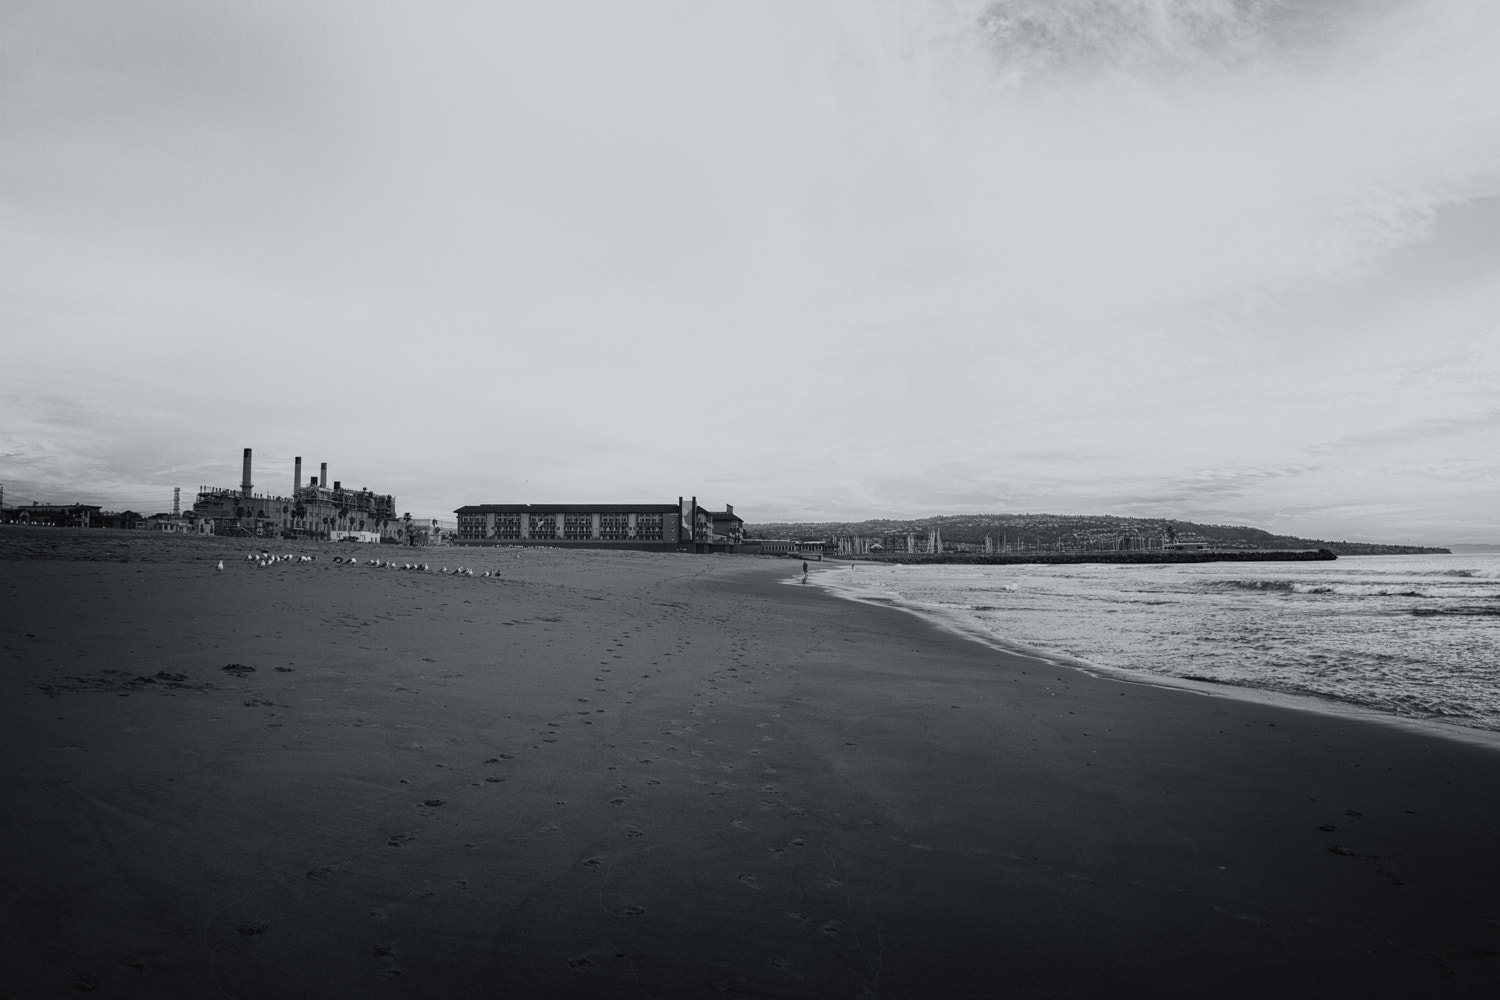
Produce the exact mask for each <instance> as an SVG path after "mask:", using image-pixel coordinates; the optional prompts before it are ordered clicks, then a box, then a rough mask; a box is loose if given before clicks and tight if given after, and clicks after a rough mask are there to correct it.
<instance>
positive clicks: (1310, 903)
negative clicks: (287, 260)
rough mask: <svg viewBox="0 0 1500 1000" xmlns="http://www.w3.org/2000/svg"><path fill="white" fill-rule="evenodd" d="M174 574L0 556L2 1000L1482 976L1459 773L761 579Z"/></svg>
mask: <svg viewBox="0 0 1500 1000" xmlns="http://www.w3.org/2000/svg"><path fill="white" fill-rule="evenodd" d="M304 551H306V548H305V547H304ZM434 551H435V550H428V552H427V555H426V558H427V560H428V561H432V560H433V559H434V558H437V559H438V560H441V559H442V558H443V556H446V555H447V553H443V555H442V556H436V557H434V555H433V552H434ZM183 552H184V550H176V551H174V550H171V549H161V548H158V549H154V550H153V551H152V552H151V553H149V558H138V559H134V560H133V561H129V562H112V561H87V560H84V561H80V560H65V559H38V560H17V559H9V560H6V559H0V594H5V595H8V596H7V600H8V601H9V606H10V607H11V609H12V610H13V611H14V612H15V613H16V615H17V616H18V617H17V618H13V619H12V621H14V622H16V624H10V623H7V625H6V627H5V628H4V629H3V630H0V647H3V649H0V653H3V654H4V656H5V657H6V659H7V660H8V662H9V666H8V667H7V668H6V669H5V671H4V674H3V678H0V683H3V684H4V690H3V691H0V694H3V695H4V698H3V701H0V750H3V752H4V753H5V755H6V759H7V760H8V761H9V762H11V765H12V766H11V768H9V769H8V772H7V777H6V779H5V787H4V797H3V806H4V812H3V815H4V816H5V817H6V823H7V836H8V841H9V842H10V843H11V844H12V845H13V850H15V851H16V852H17V856H19V857H21V858H24V859H25V860H26V862H27V863H26V864H22V865H17V866H16V867H15V869H14V870H13V873H12V875H11V878H10V884H9V885H8V887H7V891H6V893H5V894H4V896H3V898H0V943H3V945H4V948H3V949H0V951H3V953H4V954H6V955H8V956H12V957H11V958H8V959H6V960H5V965H6V967H5V968H4V969H3V970H0V971H3V974H4V975H5V979H6V981H7V983H8V984H11V986H12V988H13V989H16V990H17V991H18V993H24V994H25V995H28V996H62V995H73V993H74V992H75V991H76V990H78V989H94V988H97V989H100V990H105V991H107V992H110V993H111V994H112V995H118V996H127V997H136V996H139V997H147V996H163V995H178V996H181V995H224V996H229V997H252V996H255V997H261V996H269V997H276V996H294V995H315V994H316V995H356V994H358V995H364V994H366V993H378V994H380V995H386V994H389V995H393V996H411V997H419V996H433V995H448V996H457V997H470V996H474V997H480V996H483V997H495V996H502V997H508V996H528V995H531V996H534V995H548V996H563V997H568V996H579V997H583V996H588V997H600V996H603V997H614V996H619V997H627V996H628V997H640V996H659V997H676V996H700V995H713V994H715V993H718V992H732V993H738V994H740V995H749V996H767V997H771V996H776V997H809V998H812V997H827V996H859V995H864V996H878V997H885V998H901V997H911V998H920V997H926V996H934V995H945V996H946V995H952V996H970V995H972V996H993V995H1006V994H1007V993H1010V994H1015V995H1025V996H1074V995H1111V996H1123V997H1137V996H1138V997H1157V996H1163V995H1203V994H1205V993H1213V994H1214V995H1219V996H1228V997H1247V998H1248V997H1260V996H1267V995H1280V996H1293V997H1303V996H1306V997H1313V996H1318V997H1326V996H1334V997H1343V996H1349V997H1352V996H1380V995H1388V996H1389V995H1431V996H1485V995H1488V991H1489V989H1490V988H1491V987H1492V986H1493V984H1494V982H1495V981H1496V978H1495V977H1496V976H1497V975H1500V964H1497V963H1500V912H1495V907H1494V905H1493V887H1494V886H1495V885H1497V884H1500V859H1497V858H1496V857H1495V856H1494V852H1493V850H1492V845H1493V843H1494V840H1495V837H1496V836H1500V804H1497V803H1495V802H1494V796H1493V795H1492V789H1493V788H1494V785H1495V781H1496V780H1497V778H1500V761H1497V759H1496V758H1495V756H1494V754H1493V753H1492V752H1489V751H1487V750H1483V749H1481V748H1476V747H1471V746H1467V745H1465V744H1463V743H1460V742H1455V741H1451V740H1438V739H1427V738H1425V737H1424V736H1423V735H1420V734H1415V733H1409V732H1403V731H1399V730H1396V729H1394V728H1392V727H1389V726H1386V725H1383V724H1380V723H1377V722H1371V721H1365V720H1361V719H1345V718H1339V717H1333V716H1326V715H1319V714H1314V713H1307V712H1300V711H1295V710H1291V709H1287V708H1283V707H1278V706H1272V705H1260V704H1255V703H1251V702H1244V701H1239V700H1236V699H1230V698H1202V697H1190V695H1189V693H1188V692H1183V691H1175V690H1171V689H1166V688H1158V687H1148V686H1144V685H1140V684H1134V683H1126V682H1123V681H1119V680H1115V679H1111V678H1106V677H1098V676H1092V675H1088V674H1083V673H1078V672H1075V671H1072V670H1064V669H1062V668H1060V667H1056V666H1051V665H1048V664H1046V663H1045V662H1044V661H1036V660H1031V659H1027V658H1024V657H1021V656H1019V655H1015V654H1012V653H1008V652H1005V651H1002V650H997V649H995V648H993V647H989V646H985V645H982V644H980V643H977V642H975V641H973V640H972V639H971V638H968V637H964V636H960V635H958V634H955V633H952V632H947V631H944V630H942V629H939V628H938V627H936V626H935V625H934V624H932V623H929V622H927V621H925V620H923V619H920V618H917V617H915V616H913V615H910V614H905V615H896V614H892V613H890V610H889V609H888V608H881V607H876V606H870V605H864V604H860V603H858V602H852V601H849V600H846V599H844V598H841V597H837V596H834V595H833V594H830V593H827V592H825V590H824V589H823V588H821V587H804V588H800V589H799V588H793V589H791V590H788V589H787V588H786V586H785V585H784V581H786V579H787V577H788V576H793V577H795V576H796V574H788V573H787V570H788V569H789V568H790V567H789V566H788V565H787V564H786V562H785V561H784V560H782V561H770V560H766V561H761V560H741V559H739V558H738V557H719V556H698V555H658V554H639V555H632V554H617V553H604V554H588V553H573V552H558V551H556V550H553V551H551V552H542V551H540V550H528V551H527V552H526V553H525V554H524V555H521V556H516V555H515V554H513V553H502V554H497V558H496V559H494V560H493V563H494V565H497V566H500V569H501V576H499V577H497V578H489V579H478V578H475V579H462V578H455V577H439V576H436V575H419V574H405V573H402V572H401V571H377V570H373V569H366V568H364V567H358V566H356V567H350V568H347V569H345V568H343V567H342V566H340V567H338V568H335V567H334V566H333V565H331V564H328V563H326V562H323V561H321V557H320V562H319V563H318V564H315V565H316V568H309V567H306V566H298V565H295V564H294V565H290V566H283V567H272V568H269V569H264V570H262V569H257V568H255V567H254V566H253V565H247V566H235V567H233V568H231V567H230V566H229V562H228V556H227V555H226V556H225V559H226V570H225V572H223V573H216V572H214V571H213V570H212V569H211V564H207V565H205V559H204V557H203V556H202V555H198V554H193V555H191V556H190V557H183ZM102 554H103V555H108V553H102ZM473 555H474V554H473V553H469V552H467V551H466V552H464V553H463V556H464V558H465V561H468V560H469V559H470V558H472V557H473ZM507 560H508V562H507ZM502 563H506V565H503V566H502V565H500V564H502ZM474 565H475V568H476V569H477V570H478V569H486V568H489V567H490V565H491V563H490V562H487V561H479V560H477V559H476V560H475V563H474ZM226 667H239V668H254V669H253V670H252V669H236V670H226V669H225V668H226ZM147 678H150V679H149V680H147ZM43 685H51V687H52V690H51V691H50V692H48V691H46V690H44V688H43Z"/></svg>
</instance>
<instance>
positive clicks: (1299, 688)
mask: <svg viewBox="0 0 1500 1000" xmlns="http://www.w3.org/2000/svg"><path fill="white" fill-rule="evenodd" d="M825 565H827V564H825ZM814 579H815V581H816V582H817V583H819V584H821V585H823V586H826V587H828V588H830V589H831V590H833V591H834V592H836V593H838V594H840V595H841V596H844V597H848V598H852V599H855V600H863V601H876V602H882V603H892V604H896V605H898V606H900V607H903V608H905V609H907V610H909V611H913V612H915V613H917V614H920V615H923V616H925V617H928V618H931V619H934V620H936V621H937V622H939V623H940V624H944V625H947V626H950V627H954V628H958V629H960V630H962V631H964V632H967V633H970V634H977V635H979V636H981V637H983V638H985V639H986V640H987V641H990V642H992V643H994V644H996V645H999V646H1001V647H1004V648H1008V649H1013V650H1016V651H1019V652H1024V653H1030V654H1034V655H1041V656H1043V657H1046V658H1049V659H1054V660H1058V661H1063V662H1070V663H1073V664H1075V665H1078V666H1083V667H1085V668H1091V669H1095V670H1098V671H1101V672H1119V671H1124V672H1128V673H1131V674H1136V675H1146V677H1147V678H1152V677H1154V678H1176V679H1179V680H1185V681H1188V682H1200V683H1206V684H1210V685H1213V686H1214V689H1215V690H1220V691H1227V692H1231V691H1233V689H1237V688H1238V689H1253V690H1259V691H1269V692H1277V693H1280V694H1284V695H1294V696H1299V697H1302V698H1311V699H1317V700H1319V701H1320V702H1321V703H1322V704H1323V705H1324V706H1325V707H1336V706H1345V707H1352V708H1357V709H1361V710H1365V711H1369V712H1374V713H1379V714H1384V715H1388V716H1392V717H1398V718H1403V719H1413V720H1416V719H1420V720H1428V721H1435V722H1441V723H1447V724H1450V725H1455V726H1462V727H1468V728H1470V729H1474V730H1485V731H1489V732H1491V733H1500V554H1489V553H1487V554H1481V555H1437V556H1431V555H1421V556H1363V557H1352V556H1346V557H1343V558H1340V559H1338V560H1335V561H1332V562H1264V563H1181V564H1170V563H1169V564H1161V565H1110V564H1104V563H1097V564H1083V565H1072V566H1044V565H1029V566H963V565H947V566H922V565H893V564H885V563H867V562H855V563H849V564H845V565H837V564H834V565H830V566H828V568H827V569H824V570H822V571H820V572H819V573H817V574H816V575H815V577H814Z"/></svg>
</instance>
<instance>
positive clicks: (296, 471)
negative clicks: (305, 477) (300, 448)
mask: <svg viewBox="0 0 1500 1000" xmlns="http://www.w3.org/2000/svg"><path fill="white" fill-rule="evenodd" d="M301 488H302V456H301V455H298V456H297V461H296V464H295V465H293V467H292V496H293V498H295V497H296V496H297V491H298V490H300V489H301Z"/></svg>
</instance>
